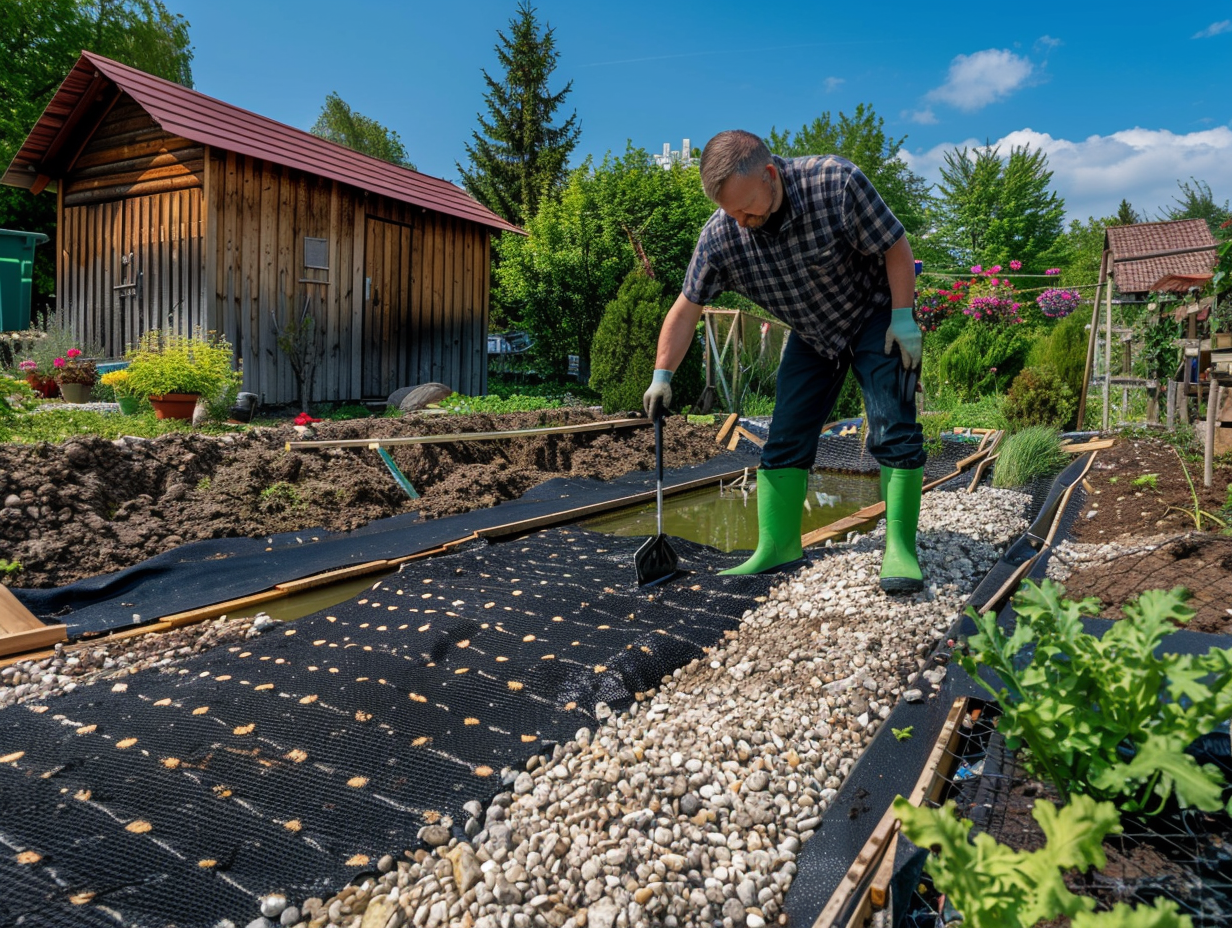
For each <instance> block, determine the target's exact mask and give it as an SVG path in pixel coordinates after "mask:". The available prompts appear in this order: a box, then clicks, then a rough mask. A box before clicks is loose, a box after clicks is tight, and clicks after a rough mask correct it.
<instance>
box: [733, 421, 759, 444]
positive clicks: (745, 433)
mask: <svg viewBox="0 0 1232 928" xmlns="http://www.w3.org/2000/svg"><path fill="white" fill-rule="evenodd" d="M736 432H737V433H739V435H740V437H741V438H747V439H748V440H749V441H751V442H752V443H753V444H755V445H756V446H757V447H758V448H764V447H765V445H766V440H765V439H764V438H761V437H759V436H757V435H754V434H753V433H752V432H750V431H749V430H748V429H746V428H745V427H744V426H742V425H741V426H736Z"/></svg>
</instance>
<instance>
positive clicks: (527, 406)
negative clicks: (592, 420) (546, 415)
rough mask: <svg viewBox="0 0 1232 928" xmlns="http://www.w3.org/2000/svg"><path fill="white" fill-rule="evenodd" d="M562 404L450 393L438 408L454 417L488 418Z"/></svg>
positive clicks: (530, 398)
mask: <svg viewBox="0 0 1232 928" xmlns="http://www.w3.org/2000/svg"><path fill="white" fill-rule="evenodd" d="M562 405H564V404H563V403H561V401H560V400H552V399H548V398H547V397H543V396H522V395H520V394H517V393H515V394H513V395H512V396H504V397H502V396H491V395H489V396H464V395H462V394H461V393H451V394H450V395H449V396H447V397H445V399H443V400H441V402H440V407H441V408H442V409H447V410H449V411H450V412H451V413H454V414H456V415H471V414H473V413H484V414H486V415H490V416H496V415H501V414H502V413H509V412H536V411H538V410H540V409H559V408H560V407H561V406H562Z"/></svg>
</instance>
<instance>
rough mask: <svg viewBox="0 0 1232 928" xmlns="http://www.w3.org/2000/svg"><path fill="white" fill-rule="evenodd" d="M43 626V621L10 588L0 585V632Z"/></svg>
mask: <svg viewBox="0 0 1232 928" xmlns="http://www.w3.org/2000/svg"><path fill="white" fill-rule="evenodd" d="M43 627H45V626H44V623H43V621H42V620H41V619H40V618H39V617H38V616H36V615H35V614H34V613H33V612H31V611H30V610H29V609H27V608H26V607H25V606H23V605H22V604H21V600H19V599H18V598H17V597H16V596H14V595H13V591H12V590H10V589H9V588H8V587H7V586H0V634H3V635H11V634H16V633H17V632H28V631H31V630H34V629H39V628H43ZM61 627H63V626H61Z"/></svg>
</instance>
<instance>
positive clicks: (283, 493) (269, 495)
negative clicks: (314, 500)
mask: <svg viewBox="0 0 1232 928" xmlns="http://www.w3.org/2000/svg"><path fill="white" fill-rule="evenodd" d="M260 495H261V503H262V507H261V508H262V509H265V510H269V511H281V510H284V509H295V508H298V507H299V506H302V505H304V499H303V497H302V496H301V495H300V492H299V489H298V488H297V487H296V486H295V485H294V484H291V483H287V482H286V481H285V480H279V481H278V482H277V483H271V484H270V485H269V486H268V487H266V488H265V489H264V490H262V491H261V494H260Z"/></svg>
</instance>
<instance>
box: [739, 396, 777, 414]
mask: <svg viewBox="0 0 1232 928" xmlns="http://www.w3.org/2000/svg"><path fill="white" fill-rule="evenodd" d="M744 414H745V415H746V416H773V415H774V397H773V396H762V395H761V394H760V393H749V394H747V395H746V396H745V397H744Z"/></svg>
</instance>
